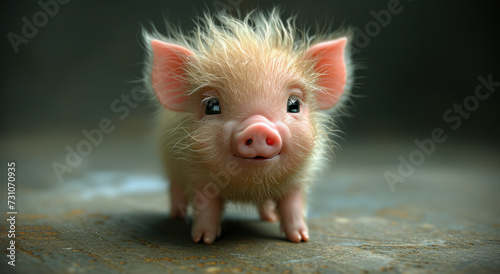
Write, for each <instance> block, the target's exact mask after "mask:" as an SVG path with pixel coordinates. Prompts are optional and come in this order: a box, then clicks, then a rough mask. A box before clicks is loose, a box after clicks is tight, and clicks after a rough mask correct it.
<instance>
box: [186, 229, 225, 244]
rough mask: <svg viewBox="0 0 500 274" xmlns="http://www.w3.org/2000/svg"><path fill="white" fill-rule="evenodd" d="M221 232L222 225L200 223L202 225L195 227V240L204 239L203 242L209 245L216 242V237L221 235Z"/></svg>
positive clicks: (193, 234)
mask: <svg viewBox="0 0 500 274" xmlns="http://www.w3.org/2000/svg"><path fill="white" fill-rule="evenodd" d="M220 233H221V228H220V225H215V226H211V227H209V226H206V225H200V226H196V225H195V226H194V227H193V233H192V236H193V242H194V243H198V242H200V241H202V242H203V243H205V244H207V245H209V244H212V243H213V242H215V239H217V238H218V237H220Z"/></svg>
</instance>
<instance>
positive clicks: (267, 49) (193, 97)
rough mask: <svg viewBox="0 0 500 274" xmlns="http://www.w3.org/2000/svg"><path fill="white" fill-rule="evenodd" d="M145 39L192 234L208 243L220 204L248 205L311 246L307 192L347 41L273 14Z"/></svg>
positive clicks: (180, 212) (167, 152) (222, 18)
mask: <svg viewBox="0 0 500 274" xmlns="http://www.w3.org/2000/svg"><path fill="white" fill-rule="evenodd" d="M145 41H146V47H147V48H148V49H149V55H148V58H147V64H148V66H146V77H145V79H146V85H147V87H148V88H149V90H151V91H152V92H153V91H154V94H155V95H156V97H157V99H158V101H159V103H161V105H162V107H161V110H160V115H159V120H158V126H159V128H160V130H161V134H160V136H161V150H162V155H163V159H164V166H165V168H166V173H167V176H168V179H169V181H170V196H171V215H172V217H186V216H185V215H186V209H187V208H188V205H190V207H192V209H193V219H194V221H193V225H192V238H193V241H194V242H195V243H197V242H200V241H202V242H204V243H205V244H211V243H213V242H214V241H215V240H216V238H217V237H219V236H220V234H221V228H220V222H221V214H222V210H223V206H224V203H226V202H228V201H234V202H238V203H249V204H254V205H256V206H257V207H258V211H259V213H260V216H261V218H262V219H263V220H267V221H278V220H280V222H281V229H282V231H283V232H284V233H285V235H286V238H287V239H288V240H290V241H292V242H300V241H308V240H309V233H308V228H307V225H306V222H305V203H306V202H305V201H306V197H305V195H306V193H307V190H308V188H309V186H310V185H311V183H312V181H313V179H314V174H315V173H316V170H317V169H318V167H319V166H320V165H321V163H322V162H324V159H323V158H324V156H325V155H326V154H327V153H325V152H327V151H328V150H329V149H330V147H331V142H330V141H329V139H328V136H327V135H328V132H329V131H330V130H331V125H333V122H332V120H331V118H330V115H327V110H331V109H333V107H334V106H336V105H337V103H338V102H339V99H340V97H341V95H342V94H343V92H344V90H345V89H346V86H347V83H348V79H349V77H348V76H349V75H348V74H350V73H349V69H348V68H349V67H350V66H349V59H348V54H347V50H346V44H347V42H348V38H347V37H338V36H335V35H330V36H324V37H320V36H319V35H317V36H314V39H313V38H310V37H308V36H307V35H305V34H303V35H302V36H301V35H299V34H298V33H297V32H296V30H295V25H294V21H293V20H287V21H286V23H284V22H283V21H282V20H281V19H280V15H279V13H278V12H276V11H272V12H269V13H260V12H254V13H252V14H250V15H248V16H247V17H246V18H245V19H243V20H239V19H235V18H233V17H230V16H229V15H224V14H218V15H206V16H205V17H204V18H202V19H200V22H199V24H198V27H197V28H196V29H195V30H194V31H192V32H191V33H190V34H189V35H183V34H181V33H180V32H178V31H175V30H173V31H172V34H171V36H170V37H164V36H161V35H160V34H158V33H156V32H153V33H151V32H145Z"/></svg>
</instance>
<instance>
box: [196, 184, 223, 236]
mask: <svg viewBox="0 0 500 274" xmlns="http://www.w3.org/2000/svg"><path fill="white" fill-rule="evenodd" d="M204 186H205V185H201V186H197V187H195V189H194V201H193V205H194V224H193V228H192V236H193V241H194V242H195V243H197V242H199V241H200V240H201V239H203V242H204V243H205V244H211V243H213V242H214V241H215V239H216V238H217V237H219V236H220V233H221V228H220V217H221V211H222V199H221V198H220V197H219V196H215V197H214V195H213V194H212V193H208V192H207V193H205V192H204V189H205V188H204Z"/></svg>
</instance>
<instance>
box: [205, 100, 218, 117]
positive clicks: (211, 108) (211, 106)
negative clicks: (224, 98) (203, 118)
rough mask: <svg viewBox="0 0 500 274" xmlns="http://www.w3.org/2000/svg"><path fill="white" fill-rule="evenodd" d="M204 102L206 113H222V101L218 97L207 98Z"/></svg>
mask: <svg viewBox="0 0 500 274" xmlns="http://www.w3.org/2000/svg"><path fill="white" fill-rule="evenodd" d="M203 103H204V104H205V114H208V115H212V114H220V103H219V99H217V98H216V97H212V98H207V99H205V100H203Z"/></svg>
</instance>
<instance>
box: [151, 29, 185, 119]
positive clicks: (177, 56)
mask: <svg viewBox="0 0 500 274" xmlns="http://www.w3.org/2000/svg"><path fill="white" fill-rule="evenodd" d="M151 47H152V48H153V71H152V73H151V80H152V84H153V88H154V90H155V93H156V96H157V97H158V100H160V102H161V103H162V104H163V105H164V106H165V107H166V108H168V109H170V110H174V111H182V110H184V109H185V107H186V106H185V105H186V102H187V100H188V99H189V95H188V94H187V92H186V91H187V87H186V82H185V78H184V68H185V65H186V60H187V58H188V57H189V56H190V55H193V53H192V52H191V51H189V50H188V49H186V48H184V47H182V46H179V45H175V44H170V43H165V42H162V41H159V40H154V39H153V40H151Z"/></svg>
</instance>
